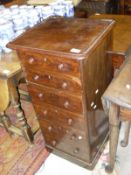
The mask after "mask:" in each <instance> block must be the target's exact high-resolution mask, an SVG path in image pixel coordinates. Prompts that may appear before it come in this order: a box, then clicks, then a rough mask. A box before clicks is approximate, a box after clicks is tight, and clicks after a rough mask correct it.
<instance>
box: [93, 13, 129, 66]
mask: <svg viewBox="0 0 131 175" xmlns="http://www.w3.org/2000/svg"><path fill="white" fill-rule="evenodd" d="M90 18H91V19H113V20H115V21H116V25H115V27H114V32H113V50H111V51H110V52H109V54H110V55H111V56H112V59H113V67H114V69H119V67H120V65H121V64H122V63H123V61H124V60H125V55H126V51H127V50H128V47H129V45H130V44H131V16H129V15H93V16H91V17H90Z"/></svg>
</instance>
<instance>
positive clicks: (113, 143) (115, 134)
mask: <svg viewBox="0 0 131 175" xmlns="http://www.w3.org/2000/svg"><path fill="white" fill-rule="evenodd" d="M118 111H119V107H117V106H116V105H114V104H112V105H111V106H110V109H109V119H112V120H110V128H109V129H110V138H109V164H108V165H107V166H106V168H105V170H106V172H108V173H111V172H112V171H113V169H114V164H115V157H116V151H117V145H118V138H119V130H120V129H119V124H120V121H119V116H118V115H119V112H118Z"/></svg>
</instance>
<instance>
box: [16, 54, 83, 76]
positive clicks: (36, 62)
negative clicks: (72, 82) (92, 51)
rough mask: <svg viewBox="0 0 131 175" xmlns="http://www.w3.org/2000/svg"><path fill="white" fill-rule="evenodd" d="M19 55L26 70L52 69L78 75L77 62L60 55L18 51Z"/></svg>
mask: <svg viewBox="0 0 131 175" xmlns="http://www.w3.org/2000/svg"><path fill="white" fill-rule="evenodd" d="M18 54H19V57H20V59H21V61H22V63H23V65H24V67H26V70H28V71H29V69H31V70H39V71H41V72H42V71H44V70H48V71H53V72H59V73H62V74H70V75H72V76H76V77H80V70H79V62H78V61H76V60H73V59H69V58H63V57H62V56H59V57H57V56H53V55H52V56H51V55H46V54H40V53H34V52H28V53H27V52H19V53H18Z"/></svg>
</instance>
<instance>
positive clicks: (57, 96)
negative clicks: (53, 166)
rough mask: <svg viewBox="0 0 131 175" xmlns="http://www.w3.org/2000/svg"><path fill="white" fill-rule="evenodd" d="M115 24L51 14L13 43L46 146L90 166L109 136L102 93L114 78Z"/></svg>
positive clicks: (96, 158)
mask: <svg viewBox="0 0 131 175" xmlns="http://www.w3.org/2000/svg"><path fill="white" fill-rule="evenodd" d="M113 25H114V22H113V21H111V20H109V21H108V20H107V21H98V20H87V19H75V18H74V19H73V18H72V19H71V18H70V19H64V18H52V19H49V20H47V21H46V22H44V23H42V24H41V25H38V26H36V27H35V28H33V29H31V30H29V31H27V32H26V33H25V34H24V35H23V36H21V37H19V38H17V39H16V40H14V41H13V42H10V43H9V44H8V47H10V48H13V49H16V50H17V52H18V54H19V57H20V60H21V63H22V66H23V69H24V70H25V72H26V79H27V84H28V90H29V93H30V95H31V97H32V102H33V104H34V108H35V110H36V112H37V114H38V119H39V122H40V126H41V129H42V132H43V135H44V137H45V141H46V145H47V148H48V149H50V150H52V151H53V152H55V153H56V154H58V155H61V156H62V157H65V158H66V159H68V160H71V161H73V162H75V163H77V164H79V165H81V166H83V167H86V168H93V167H94V166H95V163H96V161H97V160H98V157H99V155H100V153H101V151H102V149H103V145H104V143H105V141H106V139H107V136H108V119H107V117H106V116H105V114H104V111H103V109H102V105H101V95H102V94H103V92H104V91H105V89H106V87H107V85H108V84H109V82H110V80H111V78H112V72H111V70H112V69H111V66H112V64H111V59H110V57H108V54H107V50H111V49H112V28H113ZM34 41H35V42H34ZM32 58H33V59H32ZM45 73H46V76H45ZM36 75H38V76H36ZM34 76H35V80H34ZM39 77H40V79H39ZM47 77H48V79H49V80H47ZM51 77H52V78H53V79H51ZM32 78H33V79H32ZM38 80H39V81H38ZM63 81H65V82H66V83H67V85H68V88H67V89H66V87H67V85H66V84H64V85H63V86H62V82H63ZM61 87H62V88H61Z"/></svg>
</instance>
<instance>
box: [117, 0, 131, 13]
mask: <svg viewBox="0 0 131 175" xmlns="http://www.w3.org/2000/svg"><path fill="white" fill-rule="evenodd" d="M119 4H120V10H119V11H120V14H131V0H120V2H119Z"/></svg>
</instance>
